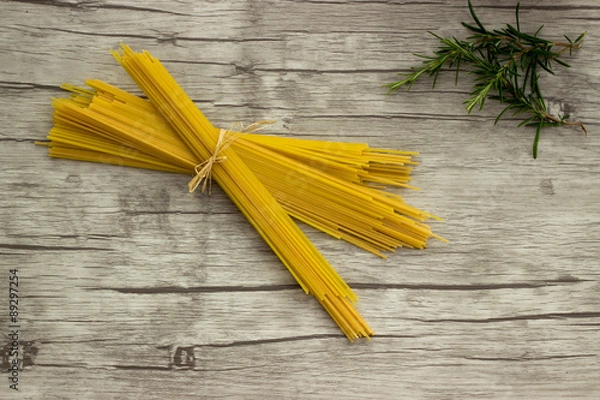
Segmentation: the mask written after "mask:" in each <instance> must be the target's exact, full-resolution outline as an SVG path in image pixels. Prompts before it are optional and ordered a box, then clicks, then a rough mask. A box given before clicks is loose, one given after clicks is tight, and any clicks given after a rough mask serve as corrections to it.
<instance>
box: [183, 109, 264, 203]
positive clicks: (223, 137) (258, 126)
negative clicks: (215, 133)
mask: <svg viewBox="0 0 600 400" xmlns="http://www.w3.org/2000/svg"><path fill="white" fill-rule="evenodd" d="M274 123H275V121H270V120H261V121H256V122H254V123H252V124H250V125H247V126H244V125H243V124H242V123H241V122H236V123H235V124H233V126H232V127H231V129H220V130H219V137H218V139H217V144H216V145H215V150H214V151H213V153H212V155H211V156H210V157H209V158H208V159H206V160H204V161H202V162H201V163H200V164H198V165H196V166H195V167H194V173H195V175H194V177H193V178H192V180H191V181H190V182H189V183H188V188H189V190H190V193H193V192H194V191H196V189H198V186H200V185H202V193H204V192H206V188H208V193H209V194H210V193H211V186H212V169H213V166H214V165H215V164H218V163H222V162H223V161H225V160H227V156H222V155H221V153H222V152H223V151H225V150H226V149H228V148H229V146H231V145H232V144H233V142H235V141H236V140H237V139H239V138H240V137H241V136H243V135H246V134H249V133H256V132H259V131H262V130H263V129H264V128H265V127H266V125H270V124H274Z"/></svg>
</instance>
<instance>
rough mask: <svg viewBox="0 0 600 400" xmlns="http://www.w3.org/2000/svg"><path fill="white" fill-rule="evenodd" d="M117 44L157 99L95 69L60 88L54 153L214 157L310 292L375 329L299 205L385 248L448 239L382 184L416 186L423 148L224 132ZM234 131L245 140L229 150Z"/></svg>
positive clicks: (154, 67) (152, 63) (346, 235)
mask: <svg viewBox="0 0 600 400" xmlns="http://www.w3.org/2000/svg"><path fill="white" fill-rule="evenodd" d="M113 55H114V56H115V58H116V59H117V60H118V61H119V62H120V63H121V65H122V66H123V67H124V68H125V69H126V71H127V72H128V73H129V74H130V76H131V77H132V78H133V79H134V81H135V82H136V83H137V84H138V86H139V87H140V88H141V89H142V90H143V91H144V93H145V94H146V95H147V96H148V98H149V99H150V100H144V99H142V98H139V97H137V96H134V95H132V94H130V93H127V92H125V91H122V90H120V89H117V88H115V87H114V86H111V85H108V84H106V83H104V82H101V81H97V80H92V81H87V82H86V84H87V85H88V86H90V87H91V90H88V89H82V88H78V87H75V86H72V85H63V87H64V88H65V89H67V90H69V91H70V92H72V95H71V97H70V98H69V99H53V103H52V104H53V107H54V110H55V111H54V117H53V122H54V127H53V128H52V130H51V131H50V132H49V134H48V139H49V141H50V142H49V144H48V145H49V153H50V155H51V156H52V157H57V158H67V159H75V160H83V161H94V162H103V163H109V164H119V165H127V166H132V167H139V168H148V169H154V170H160V171H167V172H174V173H184V174H192V175H194V174H195V171H196V172H197V171H198V167H199V166H201V165H204V164H205V163H206V160H211V163H212V162H213V161H215V162H214V163H212V165H211V168H210V169H211V173H212V174H213V176H214V177H215V181H216V182H217V183H218V184H219V185H220V186H221V187H222V188H223V190H224V191H225V192H226V193H227V194H228V196H229V197H230V198H231V199H232V201H233V202H234V203H235V204H236V205H237V207H238V208H239V209H240V211H241V212H242V213H243V214H244V215H245V216H246V217H247V218H248V220H249V221H250V223H251V224H252V225H253V226H254V227H255V228H256V230H257V231H258V232H259V233H260V235H261V236H262V237H263V238H264V240H265V241H266V242H267V243H268V244H269V246H270V247H271V248H272V250H273V251H274V252H275V253H276V254H277V255H278V257H279V258H280V259H281V261H282V262H283V263H284V265H285V266H286V267H287V268H288V270H289V271H290V273H291V274H292V275H293V276H294V278H295V279H296V280H297V281H298V283H299V284H300V286H301V287H302V288H303V289H304V291H305V292H307V293H311V294H312V295H313V296H315V297H316V298H317V300H318V301H319V302H320V304H321V305H322V306H323V307H324V308H325V309H326V311H327V312H328V313H329V314H330V315H331V317H332V318H333V319H334V320H335V322H336V323H337V324H338V326H339V327H340V329H341V330H342V331H343V332H344V334H345V335H346V336H347V337H348V339H349V340H351V341H352V340H354V339H356V338H359V337H367V338H368V337H370V336H371V335H373V331H372V330H371V328H370V327H369V326H368V325H367V323H366V322H365V321H364V320H363V319H362V317H361V316H360V315H359V314H358V312H357V311H356V310H355V309H354V306H353V303H354V302H355V301H356V300H357V296H356V295H355V294H354V293H353V292H352V290H351V289H350V288H349V287H348V285H347V284H346V283H345V282H344V281H343V279H342V278H341V277H340V276H339V275H338V274H337V273H336V272H335V270H334V269H333V268H332V267H331V266H330V265H329V263H328V262H327V261H326V260H325V259H324V258H323V256H322V255H321V254H320V253H319V252H318V251H317V250H316V248H314V246H313V245H312V244H311V243H310V241H309V240H308V239H307V238H306V237H305V235H304V234H303V233H302V231H301V230H300V229H299V228H298V227H297V226H296V224H295V223H294V222H293V221H292V220H291V218H290V216H292V217H295V218H297V219H299V220H302V221H304V222H306V223H307V224H310V225H312V226H314V227H316V228H317V229H320V230H322V231H323V232H326V233H328V234H330V235H332V236H334V237H336V238H339V239H343V240H346V241H348V242H349V243H352V244H354V245H356V246H359V247H361V248H363V249H365V250H367V251H370V252H372V253H374V254H376V255H379V256H382V257H384V254H383V253H382V252H383V251H394V250H395V249H396V248H398V247H401V246H404V247H410V248H424V247H425V246H426V243H427V240H428V239H429V238H431V237H436V238H438V239H441V240H443V239H442V238H440V237H438V236H437V235H435V234H433V233H432V232H431V229H430V228H429V227H428V226H427V225H425V224H424V223H423V222H422V221H425V220H426V219H428V218H437V217H435V216H433V215H431V214H428V213H425V212H423V211H421V210H418V209H416V208H414V207H411V206H409V205H407V204H406V203H404V202H403V201H402V198H401V197H400V196H398V195H394V194H392V193H389V192H386V191H384V190H382V189H384V188H385V187H386V186H402V187H411V188H412V186H410V185H409V183H408V182H409V180H410V176H409V175H410V171H411V166H412V165H415V164H416V163H415V162H414V161H413V160H412V156H413V155H415V154H416V153H412V152H402V151H394V150H386V149H372V148H369V146H367V145H366V144H357V143H342V142H326V141H318V140H303V139H291V138H282V137H274V136H267V135H258V134H247V135H243V136H241V135H240V134H239V133H235V132H233V133H230V132H226V131H225V130H220V129H218V128H215V127H213V126H212V124H210V122H209V121H208V119H206V117H205V116H204V115H203V114H202V113H201V111H200V110H199V109H198V108H197V107H196V106H195V105H194V104H193V102H192V101H191V100H190V99H189V97H188V96H187V95H186V94H185V92H184V91H183V90H182V89H181V88H180V87H179V86H178V84H177V83H176V82H175V80H174V79H173V78H172V77H171V76H170V74H169V73H168V71H167V70H166V69H165V68H164V67H163V66H162V64H161V63H160V62H159V61H158V60H157V59H155V58H154V57H152V56H151V55H150V54H149V53H148V52H143V53H135V52H133V51H132V50H131V49H130V48H129V47H127V46H122V48H121V50H120V51H118V52H113ZM227 135H234V136H233V138H234V139H235V140H230V141H229V142H228V146H225V147H223V148H222V149H219V148H218V147H219V146H220V141H221V140H223V139H224V140H225V141H228V140H229V138H231V137H229V136H227ZM229 145H230V146H229ZM196 178H198V176H197V177H196Z"/></svg>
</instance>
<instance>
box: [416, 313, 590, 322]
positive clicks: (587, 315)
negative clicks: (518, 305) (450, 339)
mask: <svg viewBox="0 0 600 400" xmlns="http://www.w3.org/2000/svg"><path fill="white" fill-rule="evenodd" d="M570 318H577V319H583V318H600V312H595V311H587V312H586V311H582V312H565V313H547V314H529V315H515V316H510V317H493V318H481V319H476V318H473V319H470V318H439V319H422V318H408V319H409V320H412V321H418V322H425V323H444V322H457V323H468V324H471V323H473V324H488V323H496V322H514V321H531V320H548V319H550V320H553V319H570Z"/></svg>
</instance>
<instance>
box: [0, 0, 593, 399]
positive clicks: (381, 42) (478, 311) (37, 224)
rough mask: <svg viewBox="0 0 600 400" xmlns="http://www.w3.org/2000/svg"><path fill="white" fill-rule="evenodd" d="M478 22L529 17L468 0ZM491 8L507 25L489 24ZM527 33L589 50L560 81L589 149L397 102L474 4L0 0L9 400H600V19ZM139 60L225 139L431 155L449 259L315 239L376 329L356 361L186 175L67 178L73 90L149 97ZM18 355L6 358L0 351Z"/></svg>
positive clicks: (532, 18)
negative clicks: (248, 126) (13, 292)
mask: <svg viewBox="0 0 600 400" xmlns="http://www.w3.org/2000/svg"><path fill="white" fill-rule="evenodd" d="M474 3H475V5H476V7H477V10H478V14H479V15H480V17H481V19H482V20H484V21H490V22H491V23H492V24H497V26H499V24H500V23H502V22H510V21H512V20H513V18H514V6H515V5H516V1H512V0H511V1H505V2H495V1H491V0H481V1H480V0H477V1H474ZM498 3H501V4H498ZM521 3H522V4H521V9H522V19H521V22H522V25H523V26H525V27H527V28H530V29H532V30H534V29H536V28H537V27H538V26H539V25H540V24H545V26H546V28H545V32H546V35H548V36H550V37H552V38H556V39H560V38H561V37H562V36H561V35H562V34H563V33H567V34H569V35H575V36H576V35H578V34H579V33H580V32H582V31H584V30H587V31H588V32H589V34H588V38H587V39H586V42H585V45H584V47H583V48H582V49H581V51H580V52H578V53H577V54H575V55H574V56H573V57H572V60H571V63H572V65H573V68H571V69H568V70H564V69H563V70H560V71H558V72H557V74H556V76H555V77H552V78H551V79H545V80H544V82H543V83H544V86H545V90H546V92H547V93H548V95H547V98H548V100H549V103H550V105H551V107H552V110H554V111H556V112H569V113H570V114H572V115H573V117H574V118H575V119H580V120H583V121H585V122H586V123H587V125H588V128H589V130H590V136H589V137H585V136H584V135H582V134H581V133H580V132H578V131H576V130H572V129H568V128H565V129H555V130H551V129H548V130H547V131H546V132H544V134H543V137H542V140H541V144H540V156H539V158H538V159H537V160H532V158H531V141H532V139H533V132H531V131H529V130H527V129H523V128H519V129H517V128H515V125H516V120H514V119H512V120H511V118H508V119H507V120H504V121H502V122H501V123H500V124H498V125H497V126H494V125H493V120H494V118H495V116H496V113H497V112H498V111H500V108H499V107H498V106H496V105H494V104H492V103H489V104H488V105H487V106H486V110H484V111H482V112H478V113H474V114H472V115H466V113H465V111H464V109H463V107H462V105H461V100H462V99H464V98H466V97H467V96H468V93H469V89H470V77H468V76H466V75H465V76H464V77H463V79H462V80H461V82H460V83H459V84H458V85H457V86H455V85H454V83H453V76H451V74H448V75H445V76H442V77H440V81H439V84H438V86H437V87H436V89H435V90H432V89H431V87H430V83H429V82H420V83H417V84H416V85H415V86H414V88H413V90H412V91H411V92H410V93H408V94H406V93H397V94H394V95H392V96H386V95H385V90H384V89H383V88H382V87H381V85H383V84H384V83H387V82H390V81H392V80H394V79H395V77H396V75H395V74H396V72H398V71H406V70H408V69H409V68H410V67H411V66H412V65H414V64H415V62H416V61H417V60H416V59H415V57H414V56H413V55H412V53H414V52H421V53H426V52H427V51H429V49H431V48H432V47H433V46H435V45H436V43H435V40H434V39H433V38H432V37H430V36H429V35H428V34H427V33H426V30H433V31H436V32H438V33H440V34H441V35H452V34H457V33H458V34H459V35H462V36H463V37H464V36H465V35H466V32H464V31H462V30H461V28H460V26H459V24H460V21H467V20H468V19H469V15H468V10H467V7H466V1H462V0H461V1H458V0H439V1H428V2H408V1H345V0H339V1H336V0H331V1H317V0H315V1H290V0H283V1H251V0H247V1H191V0H180V1H166V0H147V1H143V2H140V1H133V0H126V1H109V0H97V1H68V0H65V1H62V0H47V1H44V0H41V1H35V0H28V1H1V0H0V9H1V12H0V38H1V40H0V110H1V111H0V122H1V123H0V160H2V164H1V165H2V167H1V168H2V173H1V174H0V187H1V188H2V191H1V192H0V193H1V194H0V227H1V228H0V268H1V269H0V275H1V277H0V293H2V294H1V295H0V329H1V330H2V331H1V332H0V334H2V337H3V338H4V341H5V342H3V343H2V346H4V343H8V339H7V336H6V335H7V334H8V333H9V328H8V325H9V320H8V318H7V316H8V295H7V292H8V289H7V288H8V274H9V272H8V271H9V270H10V269H12V268H18V269H19V276H20V278H21V279H20V288H19V290H20V293H21V296H22V299H21V308H20V318H21V329H20V332H21V335H20V340H21V345H22V350H24V351H25V353H26V356H27V358H26V360H25V367H24V370H23V371H21V373H20V384H19V388H20V390H19V392H18V393H15V392H14V391H13V390H10V389H9V388H8V380H7V379H6V377H8V374H7V367H8V366H7V365H6V356H5V355H4V356H3V359H2V371H1V372H0V375H2V377H3V379H2V381H0V397H1V398H2V399H5V398H9V399H13V398H14V399H83V398H85V399H121V398H127V399H163V398H176V399H188V398H189V399H197V398H207V399H209V398H232V399H233V398H244V399H263V398H285V399H312V398H317V399H331V398H336V397H343V396H348V397H353V398H361V399H380V398H381V399H383V398H389V399H397V398H407V399H532V398H540V399H597V398H599V397H600V380H599V379H598V377H599V376H600V333H599V330H600V283H599V282H600V272H599V271H600V269H599V267H600V266H599V262H598V259H599V254H600V208H599V205H598V204H599V200H600V140H599V139H598V138H599V134H598V132H599V126H600V113H599V112H598V109H599V106H600V104H599V103H600V101H599V98H600V96H598V89H597V88H598V87H599V84H600V72H599V70H598V68H597V65H598V62H599V61H600V51H598V49H599V48H600V39H599V38H600V36H598V32H600V5H599V4H598V2H597V1H593V0H575V1H567V0H560V1H554V2H543V1H536V0H524V1H522V2H521ZM121 41H123V42H126V43H127V44H129V45H131V46H132V47H134V48H136V49H140V48H144V49H148V50H150V51H152V52H153V54H154V55H155V56H157V57H159V58H160V59H162V60H163V61H164V63H165V64H166V66H167V67H168V68H169V69H170V70H171V71H172V73H173V75H174V76H175V78H176V79H177V80H179V82H180V83H181V85H182V86H183V87H184V88H185V89H186V90H187V91H188V93H189V95H190V96H191V97H192V98H193V99H194V100H195V101H196V103H197V104H198V106H199V107H201V108H202V110H203V111H205V113H206V114H207V116H208V117H209V118H210V119H211V120H212V121H214V122H215V123H216V124H219V125H222V126H228V125H230V124H231V123H232V122H235V121H246V122H249V121H254V120H257V119H264V118H273V119H277V120H278V123H277V125H275V127H274V128H273V129H272V131H271V132H273V133H275V134H283V135H288V136H296V137H308V138H321V139H328V138H336V139H339V140H352V141H368V142H369V143H370V144H371V145H373V146H377V147H392V148H402V149H407V150H417V151H420V152H421V156H420V161H421V162H422V163H421V165H419V166H418V167H417V168H416V169H415V171H414V183H415V184H416V185H417V186H419V187H420V188H421V191H420V192H406V191H403V192H401V193H402V194H403V196H405V198H406V199H407V201H408V202H409V203H411V204H413V205H416V206H418V207H420V208H423V209H425V210H427V211H430V212H433V213H436V214H438V215H440V216H442V217H443V218H444V219H445V221H446V222H444V223H435V224H434V228H435V230H436V231H437V232H438V233H440V234H441V235H442V236H444V237H446V238H448V239H449V240H450V241H451V243H450V244H442V243H440V242H435V241H433V242H431V244H430V247H429V248H428V249H426V250H424V251H408V250H401V251H398V252H397V253H395V254H392V255H390V257H389V259H387V260H381V259H378V258H376V257H373V256H372V255H370V254H366V253H363V252H361V251H360V250H358V249H356V248H354V247H352V246H350V245H348V244H346V243H344V242H341V241H336V240H334V239H332V238H330V237H327V236H325V235H323V234H321V233H320V232H316V231H314V230H312V229H310V228H308V227H305V226H303V229H304V230H305V231H306V233H307V234H308V235H309V237H310V238H311V239H312V240H313V241H314V242H315V244H316V245H317V247H318V248H319V249H320V250H321V251H322V252H323V253H324V255H325V256H326V257H327V259H328V260H329V261H330V262H331V263H332V264H333V265H334V266H335V267H336V268H337V269H338V271H339V272H340V274H341V275H342V276H343V277H344V278H345V279H346V280H347V281H348V282H349V283H350V284H351V286H352V287H354V288H355V290H356V292H357V293H358V295H359V296H360V297H361V301H360V302H359V306H358V308H359V310H360V312H361V313H362V314H363V315H364V317H365V318H366V320H367V321H369V323H370V324H371V326H372V327H373V329H374V330H375V332H376V336H375V337H374V339H373V340H372V341H370V342H367V341H364V342H358V343H355V344H349V343H348V342H347V340H346V339H345V338H344V337H343V335H342V334H341V332H340V331H339V329H338V328H337V327H336V326H335V324H334V323H333V322H332V321H331V320H330V318H329V317H328V316H327V315H326V314H325V313H324V312H323V310H322V309H321V308H320V307H319V306H318V304H316V302H315V301H314V299H312V298H311V297H309V296H306V295H304V294H303V293H302V291H301V290H300V289H299V288H298V287H297V285H296V284H295V282H294V281H293V279H292V278H291V276H290V275H289V273H288V272H287V271H286V270H285V268H284V267H283V266H282V265H281V263H280V262H279V261H278V260H277V258H276V257H275V256H274V255H273V254H272V253H271V252H270V250H269V249H268V247H267V246H266V245H265V244H264V243H263V242H262V241H261V239H260V237H259V236H258V235H257V234H256V232H254V231H253V230H252V228H251V227H250V225H249V224H248V223H247V222H246V221H245V220H244V218H243V217H242V216H241V215H240V214H239V213H238V212H237V211H236V209H235V207H234V206H233V205H232V204H231V203H230V202H229V200H228V199H227V198H226V197H225V196H224V195H223V193H222V192H221V191H219V190H215V192H214V193H213V195H212V196H210V197H208V196H198V195H196V196H190V195H189V194H188V193H187V191H186V186H185V185H186V183H187V177H184V176H176V175H171V174H166V173H157V172H152V171H142V170H135V169H129V168H124V167H114V166H106V165H96V164H86V163H77V162H71V161H59V160H51V159H49V158H48V157H47V155H46V151H45V149H43V148H38V147H35V146H33V141H34V140H38V139H43V138H44V137H45V135H46V133H47V131H48V130H49V128H50V126H51V107H50V105H49V103H50V98H51V97H57V96H62V95H63V94H62V93H61V91H60V90H59V86H60V84H61V83H62V82H70V83H74V84H80V83H82V82H83V80H84V79H86V78H98V79H103V80H106V81H108V82H110V83H113V84H116V85H118V86H120V87H123V88H125V89H131V90H134V91H136V92H138V93H139V91H138V90H137V89H136V88H135V86H134V85H133V83H132V82H131V81H130V80H129V78H128V77H127V76H126V74H125V72H123V71H122V70H121V69H120V67H119V66H118V65H117V63H116V62H114V60H113V59H112V58H111V56H110V54H109V52H108V51H109V50H110V49H113V48H116V47H117V46H118V44H119V42H121ZM5 348H6V346H5Z"/></svg>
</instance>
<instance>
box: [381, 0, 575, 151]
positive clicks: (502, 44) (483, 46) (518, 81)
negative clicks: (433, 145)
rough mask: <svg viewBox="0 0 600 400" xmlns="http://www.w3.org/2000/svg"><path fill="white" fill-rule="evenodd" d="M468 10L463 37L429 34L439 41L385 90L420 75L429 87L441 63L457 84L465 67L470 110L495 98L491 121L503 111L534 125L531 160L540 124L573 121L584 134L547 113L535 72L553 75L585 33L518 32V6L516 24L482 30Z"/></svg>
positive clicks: (564, 119)
mask: <svg viewBox="0 0 600 400" xmlns="http://www.w3.org/2000/svg"><path fill="white" fill-rule="evenodd" d="M468 5H469V11H470V13H471V17H472V18H473V21H474V23H475V24H474V25H471V24H467V23H464V22H463V23H462V25H463V26H464V27H465V28H467V29H468V30H469V31H471V33H472V34H471V36H469V37H468V38H467V40H459V39H457V38H456V37H449V38H442V37H440V36H438V35H436V34H435V33H433V32H429V33H430V34H432V35H433V36H435V37H436V38H437V39H439V41H440V43H441V45H440V46H439V47H438V49H437V51H435V52H434V54H433V55H432V56H422V55H417V56H419V57H421V58H423V59H424V61H423V63H422V64H421V65H420V66H419V67H418V68H413V70H412V71H411V72H409V73H399V74H398V75H400V76H403V79H402V80H400V81H398V82H395V83H391V84H389V85H386V86H387V87H388V88H389V92H388V93H391V92H393V91H395V90H397V89H399V88H401V87H403V86H405V87H406V88H407V90H410V88H411V87H412V85H413V84H414V83H415V82H416V81H417V80H418V79H419V78H420V77H421V76H422V75H429V76H431V77H433V87H435V84H436V82H437V78H438V75H439V73H440V72H441V71H442V70H443V69H444V68H445V67H447V68H448V69H452V68H454V69H455V70H456V83H458V77H459V72H460V71H461V65H464V64H467V65H469V66H470V68H469V72H470V73H472V74H474V75H475V85H474V90H473V92H471V97H470V98H469V99H467V100H465V101H464V102H463V103H464V104H465V107H466V109H467V111H468V113H469V114H470V113H471V112H472V111H473V110H474V109H475V108H479V109H480V110H481V109H482V108H483V106H484V104H485V101H486V99H488V98H489V99H494V100H498V101H500V102H501V103H504V104H505V105H506V107H505V108H504V110H503V111H502V112H501V113H500V114H499V115H498V117H497V118H496V120H495V122H494V124H497V123H498V121H499V120H500V118H501V117H502V116H503V115H504V114H505V113H506V112H507V111H512V112H513V113H514V115H517V114H524V116H525V117H524V119H523V121H522V122H521V123H520V124H519V126H523V125H524V126H531V127H535V128H536V133H535V137H534V141H533V158H537V154H538V144H539V140H540V134H541V131H542V128H544V127H547V126H563V125H574V126H578V127H580V128H581V129H582V130H583V132H585V134H586V135H587V129H586V127H585V125H584V124H583V123H581V122H575V121H569V120H568V119H569V115H560V116H554V115H551V114H550V113H549V112H548V109H547V106H546V101H545V100H544V97H543V95H542V91H541V88H540V85H539V77H540V73H541V72H544V71H545V72H548V73H550V74H554V72H553V63H556V64H559V65H562V66H564V67H570V65H569V64H567V63H566V62H564V61H563V60H561V59H560V57H561V56H562V55H564V54H565V53H566V52H569V55H570V54H572V53H573V51H576V50H578V49H579V48H580V47H581V46H582V44H583V38H584V36H585V34H586V32H584V33H582V34H581V35H579V36H578V37H577V39H575V40H571V39H570V38H569V37H568V36H566V35H565V36H564V37H565V39H566V41H562V42H553V41H550V40H546V39H543V38H540V37H539V36H538V35H539V33H540V31H541V30H542V28H543V25H542V26H541V27H540V28H539V29H538V30H537V31H536V32H535V33H534V34H533V35H530V34H527V33H525V32H523V31H521V24H520V21H519V4H517V7H516V26H512V25H510V24H507V25H506V26H505V27H504V28H503V29H493V30H489V29H487V28H486V27H485V26H484V25H483V24H482V23H481V21H480V20H479V18H478V17H477V15H476V14H475V10H474V9H473V5H472V4H471V0H468Z"/></svg>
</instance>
